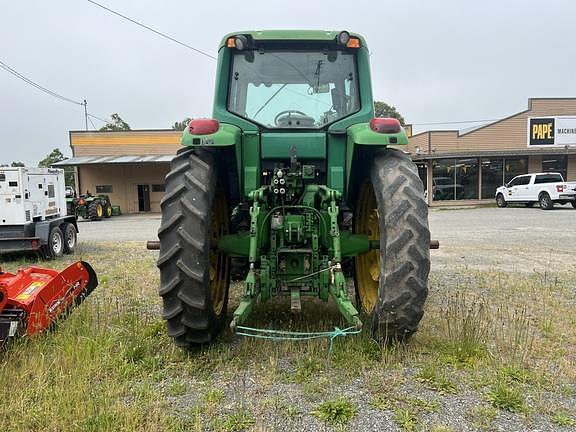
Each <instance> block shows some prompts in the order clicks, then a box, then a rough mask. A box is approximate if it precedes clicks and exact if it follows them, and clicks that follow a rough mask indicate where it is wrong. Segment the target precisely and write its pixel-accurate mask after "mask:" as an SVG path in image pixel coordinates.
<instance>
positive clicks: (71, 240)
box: [66, 229, 76, 249]
mask: <svg viewBox="0 0 576 432" xmlns="http://www.w3.org/2000/svg"><path fill="white" fill-rule="evenodd" d="M67 237H68V240H67V242H66V243H67V244H68V249H74V246H76V232H75V231H74V230H73V229H69V230H68V236H67Z"/></svg>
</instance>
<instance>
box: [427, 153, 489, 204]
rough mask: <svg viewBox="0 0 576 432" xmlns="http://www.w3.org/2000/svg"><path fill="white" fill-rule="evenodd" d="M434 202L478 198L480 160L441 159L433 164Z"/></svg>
mask: <svg viewBox="0 0 576 432" xmlns="http://www.w3.org/2000/svg"><path fill="white" fill-rule="evenodd" d="M432 185H433V199H434V200H460V199H477V198H478V159H476V158H467V159H439V160H436V161H434V162H433V164H432Z"/></svg>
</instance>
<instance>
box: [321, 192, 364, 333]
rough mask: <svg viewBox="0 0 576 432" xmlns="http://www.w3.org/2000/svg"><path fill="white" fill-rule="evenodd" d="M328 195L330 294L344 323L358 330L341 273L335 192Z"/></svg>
mask: <svg viewBox="0 0 576 432" xmlns="http://www.w3.org/2000/svg"><path fill="white" fill-rule="evenodd" d="M330 195H331V201H330V206H329V207H328V215H329V216H330V237H332V249H333V255H334V263H333V264H332V263H331V265H330V294H331V295H332V298H333V299H334V301H335V302H336V305H337V306H338V310H339V311H340V313H341V314H342V316H343V317H344V319H345V320H346V322H348V324H350V325H352V326H354V328H355V329H357V330H359V329H361V328H362V321H361V320H360V318H359V313H358V310H357V309H356V308H355V307H354V305H353V304H352V302H351V301H350V297H349V296H348V287H347V284H346V278H345V277H344V273H343V272H342V264H341V262H342V256H341V247H340V229H339V227H338V213H339V211H340V210H339V208H338V206H337V205H336V198H337V196H336V191H330Z"/></svg>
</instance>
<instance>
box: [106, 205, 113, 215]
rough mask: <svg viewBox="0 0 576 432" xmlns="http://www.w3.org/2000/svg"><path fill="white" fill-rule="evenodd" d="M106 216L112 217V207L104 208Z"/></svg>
mask: <svg viewBox="0 0 576 432" xmlns="http://www.w3.org/2000/svg"><path fill="white" fill-rule="evenodd" d="M106 216H108V217H110V216H112V207H106Z"/></svg>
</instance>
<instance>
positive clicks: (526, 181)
mask: <svg viewBox="0 0 576 432" xmlns="http://www.w3.org/2000/svg"><path fill="white" fill-rule="evenodd" d="M530 178H531V176H522V177H518V178H517V179H516V184H515V186H524V185H527V184H529V183H530Z"/></svg>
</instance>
